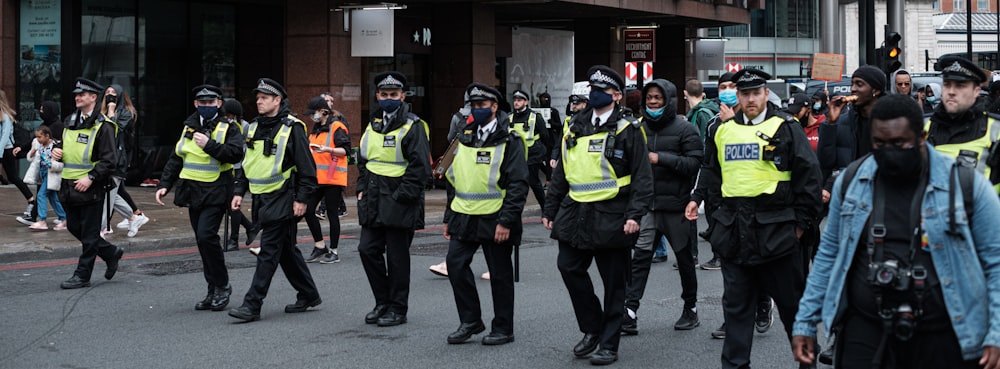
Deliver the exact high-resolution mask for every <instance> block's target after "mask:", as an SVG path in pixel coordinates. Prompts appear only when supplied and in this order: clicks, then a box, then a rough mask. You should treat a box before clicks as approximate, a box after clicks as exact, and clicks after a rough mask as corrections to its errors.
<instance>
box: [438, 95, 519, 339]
mask: <svg viewBox="0 0 1000 369" xmlns="http://www.w3.org/2000/svg"><path fill="white" fill-rule="evenodd" d="M466 96H468V102H469V103H470V104H471V105H470V106H471V108H472V110H471V112H470V114H471V116H472V121H471V122H470V123H469V124H468V125H466V126H465V128H464V129H463V130H462V132H461V133H459V135H458V141H459V143H460V145H459V146H458V153H457V154H455V159H454V160H453V161H452V164H451V166H450V167H449V168H448V171H447V173H446V174H445V177H446V178H448V183H449V186H448V207H447V208H446V210H445V214H444V223H445V230H444V237H445V239H448V240H450V241H451V242H450V243H449V245H448V257H447V259H446V262H447V263H448V271H449V273H448V279H449V280H450V281H451V287H452V291H453V292H454V293H455V304H456V305H458V317H459V319H460V322H461V325H459V327H458V330H456V331H455V332H453V333H452V334H450V335H448V343H452V344H455V343H462V342H465V341H466V340H468V339H469V338H470V337H471V336H472V335H474V334H477V333H480V332H482V331H484V330H486V326H485V325H484V324H483V320H482V312H481V311H480V308H479V293H478V292H477V291H476V281H475V278H474V277H473V276H472V269H470V268H469V264H470V263H471V262H472V256H473V255H475V253H476V249H478V248H479V246H480V245H482V247H483V255H484V256H485V257H486V265H487V266H489V272H490V288H491V289H492V290H493V312H494V317H493V323H492V324H491V328H490V334H489V335H487V336H486V337H483V341H482V342H483V344H484V345H502V344H505V343H509V342H513V341H514V266H513V264H512V263H511V259H510V256H511V253H512V252H513V248H514V245H517V244H519V243H520V242H521V234H522V233H523V229H522V227H521V211H522V210H524V201H525V198H526V197H527V195H528V164H527V162H526V161H525V159H524V143H523V141H522V140H521V139H520V137H517V133H515V132H510V133H508V131H509V129H508V128H507V127H506V122H502V121H497V109H498V107H499V104H498V101H499V99H500V92H499V91H497V90H496V89H495V88H493V87H490V86H487V85H484V84H481V83H473V84H471V85H469V87H468V88H466ZM536 175H537V172H536Z"/></svg>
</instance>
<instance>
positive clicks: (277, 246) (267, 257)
mask: <svg viewBox="0 0 1000 369" xmlns="http://www.w3.org/2000/svg"><path fill="white" fill-rule="evenodd" d="M297 223H298V219H293V220H289V221H285V222H279V223H271V224H264V225H262V227H263V229H262V230H261V233H260V254H259V255H257V270H256V271H254V273H253V282H251V283H250V290H249V291H247V295H246V297H245V298H244V299H243V304H244V305H246V306H248V307H250V308H251V309H254V310H257V311H259V310H260V306H261V304H263V302H264V297H267V290H268V289H269V288H270V287H271V279H272V278H273V277H274V272H276V271H277V270H278V265H281V270H282V271H283V272H284V273H285V278H287V279H288V283H289V284H291V285H292V287H293V288H295V290H296V291H298V292H299V293H298V294H297V295H296V298H297V299H299V300H313V299H315V298H317V297H319V291H317V290H316V283H315V282H313V278H312V274H310V273H309V268H308V267H307V266H306V261H305V259H303V258H302V253H301V252H299V248H298V247H295V232H296V230H297V228H298V225H297Z"/></svg>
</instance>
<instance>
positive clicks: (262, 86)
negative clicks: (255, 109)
mask: <svg viewBox="0 0 1000 369" xmlns="http://www.w3.org/2000/svg"><path fill="white" fill-rule="evenodd" d="M253 90H254V92H260V93H265V94H268V95H273V96H281V98H287V97H288V93H286V92H285V88H284V87H282V86H281V84H280V83H278V82H276V81H275V80H273V79H270V78H261V79H258V80H257V88H255V89H253Z"/></svg>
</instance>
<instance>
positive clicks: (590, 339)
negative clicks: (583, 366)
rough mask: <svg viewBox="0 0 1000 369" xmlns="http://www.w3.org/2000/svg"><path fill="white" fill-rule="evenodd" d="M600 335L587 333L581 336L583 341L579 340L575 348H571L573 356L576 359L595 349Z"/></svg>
mask: <svg viewBox="0 0 1000 369" xmlns="http://www.w3.org/2000/svg"><path fill="white" fill-rule="evenodd" d="M600 338H601V337H600V335H597V334H594V333H587V334H584V335H583V339H581V340H580V342H579V343H577V344H576V346H573V355H576V356H577V357H584V356H587V355H588V354H590V353H591V352H593V351H594V350H595V349H597V341H598V340H600Z"/></svg>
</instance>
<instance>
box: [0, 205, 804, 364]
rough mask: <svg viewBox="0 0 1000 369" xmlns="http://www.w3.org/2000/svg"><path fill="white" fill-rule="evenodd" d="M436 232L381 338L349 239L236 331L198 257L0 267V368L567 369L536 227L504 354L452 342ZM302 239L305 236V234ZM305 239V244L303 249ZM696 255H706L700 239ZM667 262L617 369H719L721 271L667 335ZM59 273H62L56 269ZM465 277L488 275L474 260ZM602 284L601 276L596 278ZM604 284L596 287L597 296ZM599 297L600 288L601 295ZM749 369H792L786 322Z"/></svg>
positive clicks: (244, 267) (707, 275)
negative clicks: (401, 316)
mask: <svg viewBox="0 0 1000 369" xmlns="http://www.w3.org/2000/svg"><path fill="white" fill-rule="evenodd" d="M440 232H441V230H440V228H432V229H428V230H426V231H424V232H421V233H418V234H417V237H416V238H415V239H414V244H413V247H412V249H411V254H412V257H411V260H412V280H411V288H410V309H409V314H408V323H407V324H404V325H401V326H398V327H387V328H380V327H376V326H374V325H367V324H364V318H363V317H364V315H365V313H367V312H368V311H369V310H370V309H371V308H372V306H373V305H374V300H373V298H372V295H371V292H370V290H369V288H368V283H367V280H366V278H365V274H364V271H363V269H362V267H361V264H360V261H359V259H358V254H357V239H356V235H351V234H348V235H346V236H347V237H348V238H346V239H343V240H341V246H340V256H341V259H342V262H340V263H337V264H330V265H320V264H309V265H310V268H311V271H312V274H313V277H314V279H315V280H316V282H317V284H318V285H319V288H320V293H321V295H322V298H323V304H322V305H320V306H318V307H317V308H316V309H315V310H313V311H309V312H306V313H302V314H285V313H284V312H283V307H284V305H285V304H288V303H292V302H294V300H295V292H294V290H293V289H292V288H291V286H289V285H288V282H287V280H285V278H284V276H283V275H281V274H280V273H278V274H277V275H276V277H275V279H274V282H273V283H272V285H271V291H270V293H269V296H268V298H267V299H266V300H265V301H264V307H263V310H262V320H261V321H258V322H253V323H247V324H236V320H235V319H233V318H230V317H229V316H227V315H226V314H225V312H202V311H195V310H194V309H193V306H194V303H195V302H196V301H198V300H200V299H201V298H202V297H203V296H204V293H205V282H204V279H203V277H202V274H201V270H200V259H199V257H198V254H197V252H196V251H195V250H194V249H192V248H189V249H178V250H169V251H164V252H158V253H146V254H136V253H127V254H126V258H127V259H126V260H123V261H122V266H121V270H120V271H119V273H118V275H117V276H116V277H115V279H114V280H112V281H104V280H103V279H102V278H100V277H101V276H102V275H103V271H104V265H103V263H102V262H98V265H97V267H96V269H95V273H94V280H93V281H94V282H95V283H94V284H93V287H91V288H84V289H78V290H61V289H59V283H60V282H61V281H63V280H65V279H66V278H68V277H69V276H70V275H71V274H72V271H73V269H74V267H75V265H56V266H46V265H51V264H60V263H58V262H56V263H39V264H37V265H32V266H31V267H27V268H22V269H13V270H10V269H8V270H4V269H3V268H2V265H0V316H2V318H0V368H209V367H211V368H265V367H285V368H321V367H322V368H572V367H590V366H591V365H590V363H589V361H587V360H581V359H575V358H574V357H573V354H572V347H573V345H574V344H575V343H576V342H577V340H579V339H580V337H581V336H582V335H581V333H580V332H579V331H578V329H577V325H576V320H575V318H574V315H573V312H572V307H571V305H570V300H569V296H568V294H567V293H566V289H565V287H564V285H563V282H562V279H561V277H560V276H559V272H558V270H557V269H556V263H555V260H556V253H557V247H556V246H555V241H553V240H550V239H549V238H548V232H547V231H545V230H544V229H543V228H542V226H541V225H540V224H539V223H538V222H537V220H534V221H531V222H530V223H529V224H527V225H526V230H525V238H524V242H523V246H522V248H521V276H520V277H521V279H520V282H519V283H518V284H517V285H516V295H515V296H516V297H515V300H516V309H515V316H514V319H515V323H514V324H515V325H514V330H515V336H516V341H515V342H513V343H511V344H507V345H503V346H495V347H491V346H483V345H481V344H479V343H478V342H479V339H480V338H481V337H482V334H480V335H477V336H476V337H474V338H473V340H470V341H469V342H468V343H466V344H462V345H449V344H447V343H446V342H445V337H446V336H447V335H448V334H449V333H450V332H452V331H453V330H454V329H455V328H456V327H457V326H458V324H459V321H458V314H457V312H456V310H455V303H454V298H453V296H452V293H451V286H450V284H449V283H448V281H447V279H446V278H443V277H438V276H435V275H433V274H431V273H430V272H428V271H427V267H428V266H429V265H431V264H435V263H438V262H440V261H441V260H442V259H443V257H444V255H445V253H446V250H447V246H446V245H447V243H446V241H445V240H444V239H443V238H442V237H441V235H440ZM299 236H300V238H302V237H303V236H305V235H303V234H301V233H300V234H299ZM309 247H311V242H303V243H301V244H300V245H299V248H300V249H301V250H304V252H308V250H309ZM699 249H700V251H701V255H702V259H704V260H707V259H708V258H709V256H710V255H711V252H710V248H709V246H708V244H707V243H705V242H702V243H701V245H700V247H699ZM226 256H227V264H228V265H229V267H230V269H229V271H230V278H231V280H232V282H231V283H232V285H233V289H234V293H233V301H232V302H231V303H230V307H237V306H239V304H240V302H241V301H242V297H243V294H244V293H245V292H246V289H247V287H248V286H249V282H250V279H251V277H252V275H253V266H254V263H255V259H254V256H252V255H250V254H249V253H247V252H245V251H242V250H241V251H240V252H236V253H227V254H226ZM672 260H673V258H672V257H671V262H668V263H661V264H654V265H653V271H652V273H651V276H650V282H649V284H648V288H647V291H646V296H645V298H644V300H643V305H642V309H641V310H640V311H639V331H640V333H639V335H638V336H630V337H623V338H622V342H621V348H620V351H619V361H618V362H617V363H616V364H614V366H615V367H622V368H626V367H627V368H718V367H719V354H720V351H721V347H722V341H721V340H714V339H712V338H711V337H710V336H709V333H710V332H711V331H712V330H713V329H715V328H717V327H718V326H719V325H720V324H721V322H722V312H721V306H720V300H721V296H722V280H721V275H720V273H719V272H718V271H704V270H699V271H698V278H699V287H700V289H699V292H698V300H699V303H698V312H699V315H700V318H701V326H700V327H698V328H696V329H695V330H692V331H675V330H673V323H674V321H675V320H676V319H677V318H678V317H679V316H680V309H681V307H682V305H683V302H682V301H681V299H680V282H679V277H678V275H677V272H676V271H675V270H674V269H673V268H672V267H671V264H672ZM63 264H65V263H63ZM473 270H474V271H475V272H476V273H477V276H478V274H479V273H481V272H484V271H486V266H485V262H484V260H483V259H482V257H480V256H477V257H476V258H475V260H474V261H473ZM591 275H592V276H593V278H594V281H595V284H596V285H598V286H600V282H599V281H600V279H599V277H598V276H597V273H596V267H592V268H591ZM477 287H478V289H479V294H480V297H481V300H482V302H483V311H484V316H483V319H484V321H486V322H487V324H488V322H489V319H491V318H492V308H491V298H490V295H489V283H488V282H487V281H483V280H479V282H478V283H477ZM598 288H599V287H598ZM598 296H601V292H600V291H598ZM753 351H754V352H753V356H752V363H753V365H754V367H757V368H797V365H796V363H794V362H793V360H792V357H791V352H790V349H789V344H788V341H787V339H786V338H785V336H784V333H783V330H782V328H781V323H780V321H778V320H777V319H775V324H774V327H773V328H772V329H771V330H770V331H769V332H767V333H764V334H757V335H756V336H755V339H754V350H753Z"/></svg>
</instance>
